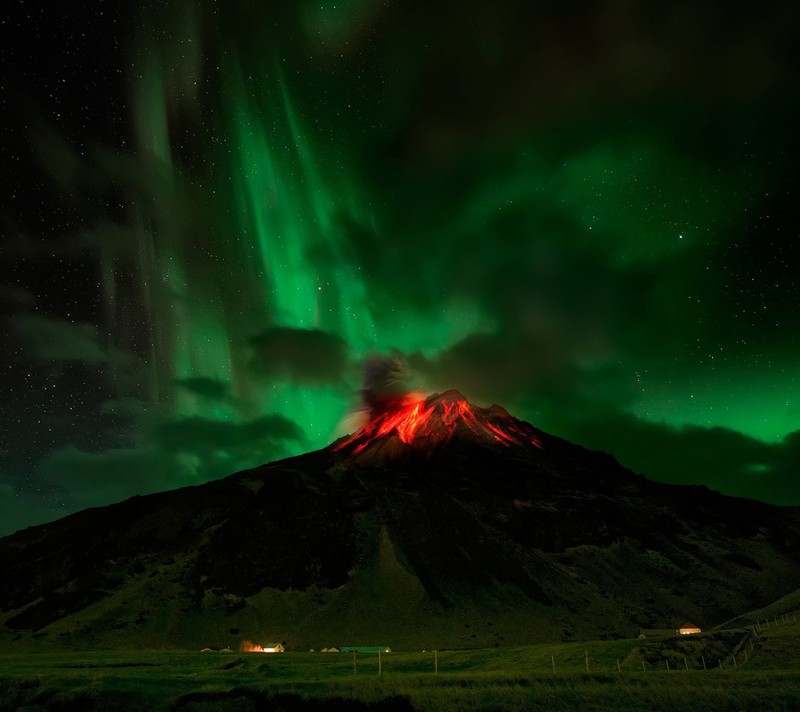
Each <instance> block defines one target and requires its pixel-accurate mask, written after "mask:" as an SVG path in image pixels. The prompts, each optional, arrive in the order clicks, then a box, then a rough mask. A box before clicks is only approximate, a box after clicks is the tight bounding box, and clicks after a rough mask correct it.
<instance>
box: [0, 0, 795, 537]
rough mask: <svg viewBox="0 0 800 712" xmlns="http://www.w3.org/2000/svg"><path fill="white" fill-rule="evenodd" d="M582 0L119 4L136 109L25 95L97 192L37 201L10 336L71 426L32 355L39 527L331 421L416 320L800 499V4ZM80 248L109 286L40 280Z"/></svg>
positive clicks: (735, 475)
mask: <svg viewBox="0 0 800 712" xmlns="http://www.w3.org/2000/svg"><path fill="white" fill-rule="evenodd" d="M579 5H580V11H579V10H578V9H576V8H572V10H568V9H565V8H563V7H561V6H560V5H559V4H557V3H541V4H534V5H531V6H529V5H528V4H526V3H522V2H508V3H504V4H503V5H502V6H500V7H498V8H495V9H493V10H491V11H490V10H489V9H488V8H486V7H482V6H480V5H478V4H474V5H473V4H470V5H468V6H464V7H462V6H461V5H458V6H456V5H455V4H454V3H443V4H441V6H440V7H437V8H436V9H433V8H429V7H428V6H426V5H424V4H421V3H409V4H407V5H406V4H399V3H392V2H389V3H382V4H380V5H379V4H375V3H367V2H363V1H360V0H358V1H357V0H343V1H342V0H339V1H337V2H327V1H324V2H319V1H317V2H315V3H310V2H298V3H268V4H258V3H255V4H240V3H230V4H229V3H226V4H224V5H218V4H216V3H213V4H212V3H200V2H190V1H188V0H187V1H185V2H170V3H165V4H162V5H161V6H160V7H159V8H154V7H152V6H150V5H149V4H146V3H142V4H141V5H140V6H136V7H135V8H125V9H124V10H119V22H118V24H117V25H115V27H116V28H117V33H118V36H116V37H115V38H114V41H113V42H110V40H109V37H105V38H104V39H98V45H97V46H96V47H94V48H92V49H86V50H84V51H85V52H86V57H85V58H84V59H85V61H89V60H91V59H93V60H103V61H104V62H105V63H106V64H107V65H108V67H106V68H105V69H103V70H102V71H106V72H107V73H108V75H110V76H112V78H113V82H114V83H115V86H116V87H117V89H116V90H117V91H119V93H120V94H121V96H122V101H123V102H124V107H121V108H118V109H117V112H120V113H121V114H123V115H124V118H122V119H118V118H115V121H117V123H120V124H121V125H122V126H123V128H122V129H121V130H119V132H118V133H117V134H116V135H114V136H112V137H111V138H107V137H101V134H102V131H99V130H98V131H94V130H92V129H91V128H85V127H84V126H81V125H80V122H79V121H78V119H77V114H76V115H74V116H70V115H69V114H68V115H67V116H66V118H65V119H61V114H60V113H59V120H58V121H57V120H56V119H54V118H53V117H52V114H53V112H55V108H53V107H52V106H50V105H49V104H48V102H51V103H52V102H54V101H55V100H53V99H42V100H41V101H42V102H44V106H45V107H47V110H46V111H44V112H42V115H41V116H38V117H37V119H36V120H35V121H29V119H30V115H29V113H28V110H27V109H25V108H22V106H21V104H20V105H18V106H17V107H16V109H15V113H14V114H13V115H14V117H15V118H16V120H17V121H18V123H19V124H20V125H23V124H24V125H25V126H27V125H28V123H30V124H31V128H29V129H26V133H25V136H26V138H27V140H28V141H29V142H30V144H31V145H32V146H33V153H34V154H35V155H36V157H37V160H38V165H37V168H36V170H37V171H40V172H41V174H43V175H46V176H47V177H48V178H47V179H48V181H49V186H50V187H49V189H48V190H49V191H50V195H52V196H54V197H53V199H52V201H51V203H52V205H57V204H59V203H61V204H64V205H68V206H69V214H70V216H71V217H70V219H69V220H68V221H66V222H67V223H68V224H66V225H64V221H62V220H60V218H59V219H58V220H56V219H55V218H53V219H51V220H50V223H52V224H53V225H55V224H58V225H59V226H60V227H59V228H58V229H56V228H53V229H49V230H48V231H47V232H48V234H47V235H44V234H36V231H37V229H38V230H40V231H41V226H39V227H38V228H37V227H31V225H30V222H31V221H28V220H26V217H25V207H24V205H23V202H24V200H27V198H24V199H23V198H20V199H16V198H14V196H12V199H11V200H10V201H9V208H8V209H7V211H6V217H7V218H9V216H13V219H7V220H6V223H7V225H13V228H11V229H9V230H8V231H7V232H8V237H9V240H11V241H12V242H13V244H15V245H17V249H16V250H12V253H13V254H14V255H16V256H17V257H14V265H15V266H14V267H12V268H10V269H9V270H6V272H4V275H5V276H4V280H5V281H4V282H3V284H4V289H5V291H4V292H3V294H4V295H5V297H4V298H5V299H6V300H7V301H8V304H9V305H10V306H8V308H7V309H6V311H5V313H6V314H7V316H6V317H5V322H4V324H5V330H6V334H7V336H8V338H9V339H10V342H9V343H12V344H13V347H12V348H11V349H10V354H11V355H10V356H8V363H9V369H10V372H11V373H12V374H13V373H16V372H17V371H19V372H20V373H21V372H22V371H23V370H27V371H30V372H33V373H34V377H35V378H34V380H36V378H38V379H39V382H40V383H43V382H45V381H47V382H48V383H51V388H52V389H53V392H54V396H53V397H52V398H51V399H50V400H49V401H48V403H49V405H48V408H49V409H50V410H49V413H48V416H49V418H50V421H51V424H54V425H52V427H53V428H54V429H55V433H56V434H55V435H54V436H53V437H52V439H51V440H48V441H47V442H46V443H43V442H42V441H41V440H36V441H35V442H34V440H35V438H33V436H30V435H26V434H25V433H29V432H30V429H31V427H32V426H31V424H32V423H33V420H32V419H31V417H30V416H29V415H28V416H26V415H20V412H21V410H20V409H16V410H12V408H13V403H14V402H18V401H20V400H23V399H26V398H30V397H31V396H26V395H24V393H22V392H21V391H20V388H21V386H19V385H18V384H17V385H14V384H12V383H11V380H13V379H9V384H8V385H7V386H6V388H7V391H8V394H10V395H8V394H7V398H6V399H5V402H6V404H7V405H6V406H5V407H6V408H7V409H8V411H7V412H6V413H5V417H6V418H8V422H11V421H12V420H13V421H14V423H15V425H13V426H12V427H10V428H9V431H8V434H7V437H8V442H5V443H3V453H4V460H3V462H2V469H0V475H1V476H2V480H0V482H2V484H0V487H3V488H4V490H3V491H4V492H8V493H9V494H14V495H15V499H16V503H15V504H14V505H13V508H14V510H15V511H16V512H17V514H15V516H14V517H11V518H10V519H9V521H10V522H11V524H9V526H10V527H12V528H13V526H22V525H24V524H27V523H30V522H35V521H39V520H43V519H46V518H48V517H53V516H57V515H60V514H63V513H64V512H66V511H72V510H74V509H76V508H79V507H82V506H89V505H93V504H101V503H105V502H108V501H113V500H114V499H118V498H120V497H123V496H129V495H131V494H135V493H144V492H148V491H154V490H158V489H167V488H171V487H175V486H180V485H185V484H194V483H197V482H202V481H205V480H207V479H209V478H213V477H220V476H223V475H226V474H229V473H231V472H234V471H237V470H239V469H243V468H245V467H250V466H255V465H257V464H260V463H261V462H264V461H266V460H271V459H275V458H277V457H282V456H286V455H291V454H296V453H300V452H304V451H307V450H310V449H315V448H319V447H323V446H325V445H327V444H328V443H329V442H330V441H331V440H332V439H333V438H335V437H337V436H339V435H342V434H343V433H344V432H346V430H347V424H346V423H345V424H343V422H342V421H343V419H345V418H346V417H347V414H348V413H349V412H350V411H351V410H352V409H353V408H354V407H355V406H356V404H357V402H358V390H359V388H360V364H361V363H362V362H363V360H364V359H365V358H368V357H370V356H372V355H375V354H383V355H386V354H390V353H398V354H401V355H402V357H403V358H404V360H405V361H406V362H407V364H408V370H409V387H413V388H417V389H421V390H426V391H436V390H443V389H447V388H458V389H460V390H461V391H462V392H463V393H464V394H465V395H466V396H467V397H468V398H470V399H471V400H473V401H475V402H477V403H479V404H490V403H492V402H499V403H501V404H503V405H504V406H505V407H506V408H508V409H509V410H510V411H511V412H512V413H514V414H515V415H516V416H517V417H520V418H523V419H525V420H528V421H530V422H532V423H534V424H535V425H537V426H538V427H540V428H542V429H544V430H548V431H550V432H553V433H555V434H558V435H561V436H563V437H567V438H569V439H572V440H575V441H576V442H579V443H581V444H585V445H586V446H589V447H593V448H598V449H603V450H607V451H610V452H613V453H614V454H615V455H616V456H617V457H618V459H620V461H621V462H622V463H623V464H625V465H627V466H629V467H632V468H634V469H636V470H637V471H641V472H644V473H645V474H647V475H648V476H652V477H655V478H658V479H663V480H666V481H675V482H703V483H706V484H708V485H709V486H712V487H715V488H720V489H722V490H723V491H726V492H730V493H734V494H743V495H747V496H755V497H760V498H765V499H768V500H771V501H776V502H781V503H798V502H800V486H799V485H798V482H797V477H796V472H797V469H796V465H797V464H800V440H799V439H798V437H797V432H800V431H798V427H800V425H799V423H800V418H798V415H799V414H800V398H799V397H798V396H800V393H798V368H797V362H798V360H797V357H798V355H800V354H799V353H798V347H799V346H800V344H798V337H797V334H798V333H800V310H798V297H800V292H799V291H798V280H797V278H796V275H795V267H796V263H797V258H798V257H800V250H799V249H798V245H797V242H798V240H799V239H800V238H798V226H799V225H800V220H798V210H797V207H796V206H797V201H796V195H795V191H796V186H797V183H796V178H797V162H796V158H797V135H796V131H795V130H794V128H793V127H794V126H795V125H796V123H797V119H798V113H800V112H798V100H797V97H798V96H800V95H799V94H798V92H797V80H796V77H795V76H794V73H793V72H792V71H791V70H790V62H789V56H790V54H791V46H792V34H791V32H790V30H789V28H791V27H792V26H796V20H797V17H796V11H795V10H794V8H793V7H792V5H791V4H790V3H788V2H787V3H773V4H770V5H769V7H768V8H766V9H763V10H757V9H750V10H741V9H740V10H731V9H729V8H728V7H727V5H725V4H723V3H713V2H705V3H701V4H700V6H698V5H696V4H693V3H689V2H688V1H687V2H678V3H676V4H673V5H671V7H670V8H669V9H666V8H665V9H662V10H655V9H650V10H646V9H636V8H635V7H633V6H627V5H625V6H624V7H623V5H624V4H621V3H616V2H611V1H609V2H601V3H597V4H596V5H590V4H579ZM96 19H97V18H95V20H96ZM56 20H57V18H56V19H52V18H51V21H52V22H53V23H54V26H55V25H56V24H57V22H56ZM55 32H56V36H58V34H57V31H55ZM98 37H99V35H98ZM111 46H113V47H119V46H124V47H125V50H124V51H122V50H120V51H119V52H118V53H116V54H112V53H110V52H108V53H105V52H106V50H107V49H108V47H111ZM58 56H59V55H58V52H57V51H56V50H53V51H52V57H53V60H52V64H47V65H46V66H45V68H44V69H43V70H41V71H42V72H52V73H53V75H54V76H55V75H56V74H57V71H56V69H55V65H56V64H57V63H58ZM86 58H89V59H86ZM19 62H20V63H21V60H19ZM15 66H18V65H15ZM31 71H32V70H31ZM98 71H100V70H98ZM67 76H69V75H67ZM102 76H107V75H102ZM65 81H67V80H66V79H65ZM17 82H18V83H19V84H22V83H24V76H23V73H20V76H19V77H18V78H17ZM12 83H13V82H12ZM86 84H87V88H85V89H84V90H83V92H84V94H85V95H86V96H88V95H89V94H92V95H94V94H96V93H97V91H96V87H95V88H94V90H93V89H92V83H91V82H89V81H87V82H86ZM75 91H76V92H78V94H79V95H80V96H81V97H83V96H84V95H83V94H80V92H81V90H80V89H75ZM45 93H46V92H45ZM43 95H44V94H43ZM51 96H52V95H51ZM75 101H76V102H77V99H76V100H75ZM87 101H88V99H87ZM92 101H93V102H94V103H93V104H92V105H91V106H92V110H91V113H93V114H94V117H93V119H92V121H93V122H94V123H93V124H92V125H93V126H98V125H100V126H102V125H104V124H107V123H108V122H109V120H110V119H109V118H108V117H109V113H108V112H110V111H111V110H110V109H103V108H102V107H103V103H102V101H101V99H99V98H97V97H94V98H93V99H92ZM56 103H57V102H56ZM48 112H49V113H48ZM15 200H17V202H15ZM53 210H54V212H57V209H56V208H53ZM26 245H34V246H35V247H34V248H31V249H29V250H27V252H26V249H25V246H26ZM23 253H26V254H29V255H33V256H32V257H29V258H28V259H31V260H33V261H34V262H35V263H36V275H37V276H36V277H34V278H31V277H30V274H29V273H27V272H25V271H24V269H23V268H22V267H20V266H19V265H20V264H21V263H20V262H19V260H18V257H19V255H21V254H23ZM64 255H67V256H68V257H67V259H71V260H74V261H77V262H78V263H79V265H80V267H79V268H78V271H79V276H78V277H77V278H76V279H77V283H78V284H80V285H81V286H80V288H79V289H80V290H81V291H82V292H83V294H82V296H80V297H76V296H75V295H74V292H75V291H77V289H78V287H76V282H73V283H72V286H71V289H72V290H73V292H69V291H68V290H69V289H70V287H63V286H62V287H50V286H43V285H42V279H43V278H42V275H43V274H45V275H46V274H51V275H56V274H57V273H58V271H59V269H60V267H59V264H61V263H63V260H64ZM26 275H27V277H26ZM37 280H38V281H37ZM12 288H13V289H12ZM58 289H62V290H63V294H64V295H67V294H68V295H69V296H66V297H64V299H63V300H61V302H62V303H61V304H59V305H55V306H54V305H53V304H52V302H53V301H54V300H55V301H58V299H57V298H54V297H53V294H56V295H58V294H61V292H59V291H58ZM45 293H46V294H47V295H49V297H48V298H44V297H43V296H42V295H43V294H45ZM20 294H23V295H24V298H23V297H22V296H20ZM31 295H32V296H31ZM71 300H72V301H74V302H75V304H78V307H77V308H72V313H68V312H69V309H68V307H67V305H68V304H70V303H71ZM89 305H94V306H89ZM75 313H78V314H79V316H78V318H76V316H75ZM87 372H88V373H89V375H87ZM87 379H88V382H91V383H92V384H93V389H94V390H96V391H98V392H99V393H100V394H99V395H96V396H95V397H93V398H88V399H84V401H83V403H82V405H81V406H80V408H79V411H80V413H82V414H83V424H76V423H75V422H74V421H75V419H74V417H73V415H74V412H73V411H72V409H71V408H68V407H67V405H66V404H67V402H68V401H69V400H70V398H72V397H73V396H72V395H71V394H74V393H75V391H76V389H77V390H80V389H81V388H84V389H86V386H85V384H86V383H87ZM80 384H83V385H80ZM31 387H34V386H31ZM15 388H16V389H17V390H16V391H15V390H14V389H15ZM8 404H11V405H8ZM26 412H27V411H26ZM12 415H13V417H12ZM81 428H84V429H85V431H87V432H88V430H89V429H90V428H91V429H94V430H93V431H92V435H91V436H88V435H86V436H85V437H84V435H85V432H84V431H81ZM81 433H83V434H81ZM20 443H23V444H20ZM25 443H27V444H25ZM20 503H21V505H22V506H21V508H20V506H19V504H20ZM20 512H21V513H20Z"/></svg>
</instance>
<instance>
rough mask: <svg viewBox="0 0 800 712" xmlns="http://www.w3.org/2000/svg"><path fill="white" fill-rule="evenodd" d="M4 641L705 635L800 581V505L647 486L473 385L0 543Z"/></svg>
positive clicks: (443, 643) (194, 644) (202, 643)
mask: <svg viewBox="0 0 800 712" xmlns="http://www.w3.org/2000/svg"><path fill="white" fill-rule="evenodd" d="M0 568H2V571H3V573H4V584H3V586H2V587H0V649H3V650H36V649H45V648H46V649H53V648H58V647H61V648H72V649H81V648H97V647H106V648H107V647H126V648H130V647H132V646H134V647H141V646H144V647H158V648H161V647H169V648H202V647H206V646H210V647H220V648H222V647H231V648H236V647H238V646H239V645H240V644H241V642H242V641H243V640H251V641H263V640H272V641H286V643H285V645H286V647H287V649H294V650H303V649H305V650H307V649H309V648H315V649H319V648H320V647H322V646H324V645H336V644H353V643H360V644H365V645H366V644H371V643H373V642H374V641H380V644H388V645H391V646H392V647H393V648H394V649H404V648H405V649H421V648H433V647H440V648H441V647H465V646H466V647H469V646H487V645H503V644H518V643H524V642H530V641H535V640H569V639H577V638H581V637H595V638H596V637H598V636H632V635H635V634H637V633H638V631H639V629H640V628H670V627H675V626H677V625H678V624H680V622H681V621H683V620H693V621H696V622H697V623H698V624H699V625H701V627H703V628H708V627H710V626H713V625H714V624H715V623H719V622H722V621H725V620H728V619H730V618H732V617H734V616H735V615H737V614H740V613H742V612H745V611H748V610H752V609H755V608H759V607H760V606H763V605H765V604H767V603H769V602H771V601H773V600H775V599H777V598H779V597H780V596H782V595H784V594H786V593H788V592H790V591H793V590H796V589H797V588H799V587H800V510H798V508H790V507H775V506H772V505H768V504H764V503H761V502H756V501H753V500H746V499H739V498H734V497H726V496H723V495H721V494H719V493H718V492H713V491H710V490H709V489H708V488H706V487H703V486H679V485H666V484H660V483H656V482H651V481H649V480H647V479H645V478H644V477H642V476H640V475H636V474H634V473H633V472H631V471H630V470H627V469H625V468H624V467H622V466H621V465H620V464H619V463H618V462H617V461H616V460H615V459H614V458H613V457H612V456H610V455H607V454H605V453H601V452H593V451H589V450H586V449H584V448H582V447H579V446H577V445H574V444H572V443H569V442H567V441H565V440H562V439H560V438H557V437H554V436H552V435H548V434H547V433H544V432H542V431H540V430H538V429H537V428H535V427H534V426H532V425H530V424H529V423H525V422H523V421H520V420H517V419H516V418H513V417H512V416H511V415H509V414H508V413H507V412H506V411H505V410H504V409H503V408H500V407H498V406H492V407H491V408H479V407H476V406H473V405H471V404H469V403H468V402H467V401H466V400H465V399H464V398H463V396H461V395H460V394H459V393H458V392H456V391H448V392H446V393H442V394H438V395H433V396H429V397H422V396H420V397H414V396H407V397H405V398H403V399H399V400H395V401H393V402H387V403H384V404H383V406H382V407H381V408H380V409H379V410H378V411H377V412H374V413H373V417H372V419H371V420H370V422H368V423H367V424H366V425H365V426H364V427H363V428H362V429H361V430H359V431H358V432H357V433H355V434H353V435H351V436H348V437H344V438H341V439H340V440H338V441H336V442H335V443H332V444H331V445H330V446H328V447H327V448H325V449H323V450H319V451H316V452H311V453H307V454H305V455H300V456H298V457H293V458H289V459H286V460H281V461H279V462H273V463H270V464H267V465H263V466H261V467H257V468H254V469H252V470H248V471H245V472H240V473H238V474H235V475H231V476H230V477H226V478H224V479H221V480H218V481H215V482H209V483H206V484H203V485H200V486H196V487H187V488H183V489H179V490H173V491H170V492H162V493H158V494H152V495H148V496H145V497H133V498H131V499H129V500H126V501H124V502H120V503H118V504H114V505H109V506H107V507H100V508H97V509H90V510H86V511H83V512H79V513H77V514H74V515H71V516H69V517H65V518H64V519H61V520H59V521H56V522H52V523H50V524H45V525H42V526H37V527H29V528H28V529H26V530H24V531H20V532H17V533H16V534H13V535H11V536H8V537H5V538H3V539H0Z"/></svg>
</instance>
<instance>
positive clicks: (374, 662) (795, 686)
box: [0, 622, 800, 712]
mask: <svg viewBox="0 0 800 712" xmlns="http://www.w3.org/2000/svg"><path fill="white" fill-rule="evenodd" d="M798 662H800V623H792V622H788V623H784V624H781V625H773V626H772V627H771V628H769V629H764V630H761V631H755V629H752V628H741V629H735V630H729V631H719V632H716V633H711V634H708V635H706V634H703V635H700V636H692V639H691V640H686V639H681V638H675V637H668V638H662V639H629V640H601V641H587V642H572V643H551V644H538V645H530V646H518V647H508V648H503V647H499V648H487V649H476V650H442V651H416V652H403V651H399V652H392V653H388V654H382V655H380V656H378V655H377V654H375V653H357V654H355V655H353V654H350V653H320V652H291V651H289V652H286V653H277V654H264V653H240V652H199V651H197V652H195V651H191V652H190V651H175V650H164V651H95V652H69V651H52V652H48V651H43V652H31V653H25V654H20V653H5V654H0V712H11V711H12V710H13V712H45V711H52V712H79V711H80V712H83V711H86V712H95V711H101V710H114V712H127V711H128V710H130V711H133V710H136V711H140V710H148V711H153V712H158V711H162V710H163V711H165V712H166V711H171V710H183V711H185V712H201V711H207V712H212V711H217V710H222V711H226V712H227V711H228V710H230V711H231V712H233V711H234V710H235V711H236V712H258V711H261V710H264V711H265V712H266V711H274V712H278V710H283V712H292V711H293V710H297V711H301V710H320V711H323V710H325V711H328V712H333V711H335V710H352V711H354V712H358V711H359V710H395V711H397V712H403V711H405V712H411V711H412V710H416V711H418V712H438V711H440V710H442V711H452V712H461V711H463V712H467V711H468V710H469V711H474V710H487V711H489V710H491V711H493V712H494V711H497V712H499V711H501V710H503V711H509V712H516V711H519V712H522V711H523V710H573V709H580V710H612V709H613V710H615V712H627V711H634V710H635V711H641V712H645V711H646V710H665V711H666V710H670V711H671V710H675V711H676V712H677V711H678V710H681V711H683V710H698V711H700V710H703V711H706V710H715V711H716V712H721V711H728V710H730V711H731V712H734V711H736V712H738V711H740V710H760V711H764V712H770V711H773V710H774V711H776V712H777V711H780V710H798V709H800V666H799V665H798Z"/></svg>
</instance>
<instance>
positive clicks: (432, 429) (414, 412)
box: [336, 391, 542, 455]
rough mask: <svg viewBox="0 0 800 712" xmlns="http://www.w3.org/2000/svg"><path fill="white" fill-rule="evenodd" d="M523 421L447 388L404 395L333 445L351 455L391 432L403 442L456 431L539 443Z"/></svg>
mask: <svg viewBox="0 0 800 712" xmlns="http://www.w3.org/2000/svg"><path fill="white" fill-rule="evenodd" d="M528 429H530V430H531V431H533V428H532V427H531V426H529V425H528V424H527V423H521V422H519V421H517V420H515V419H514V418H512V417H511V416H510V415H508V413H506V412H505V411H504V410H502V409H501V408H497V407H496V406H495V407H493V408H491V409H483V408H476V407H475V406H472V405H470V404H469V403H468V402H467V400H466V399H465V398H464V397H463V396H462V395H461V394H460V393H458V392H457V391H447V392H446V393H443V394H441V395H438V394H436V395H432V396H430V397H428V398H419V397H415V396H412V397H407V398H406V399H405V400H401V401H399V402H398V403H397V404H396V405H394V406H393V407H391V408H388V409H387V410H384V411H382V412H381V413H379V414H378V415H376V416H375V417H374V418H373V419H372V420H370V421H369V422H368V423H367V424H366V425H365V426H364V427H363V428H361V430H359V431H358V432H357V433H355V434H354V435H352V436H350V437H349V438H346V439H345V440H344V441H342V442H341V443H339V444H338V445H337V446H336V450H344V449H348V448H352V450H351V452H352V454H354V455H357V454H358V453H360V452H362V451H363V450H365V449H366V448H367V447H369V446H370V445H371V444H372V443H375V442H377V441H378V440H380V439H383V438H386V437H388V436H391V435H393V434H396V435H397V437H398V438H399V439H400V440H401V441H402V442H404V443H406V444H407V445H411V444H412V443H413V444H415V445H416V444H421V443H427V444H433V443H438V442H442V441H445V440H450V439H451V438H452V437H453V435H455V434H456V432H457V431H461V432H463V433H465V434H471V435H472V436H473V437H476V438H478V439H483V440H486V439H488V440H490V441H494V442H498V443H500V444H501V445H505V446H506V447H510V446H512V445H535V446H536V447H539V448H541V446H542V445H541V442H540V440H539V438H538V437H536V435H535V434H534V433H533V432H528Z"/></svg>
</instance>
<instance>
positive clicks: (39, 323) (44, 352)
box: [12, 314, 109, 364]
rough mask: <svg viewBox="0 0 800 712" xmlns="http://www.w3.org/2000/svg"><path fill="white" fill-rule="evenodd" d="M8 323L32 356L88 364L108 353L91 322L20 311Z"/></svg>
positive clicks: (96, 361)
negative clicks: (82, 322) (75, 322)
mask: <svg viewBox="0 0 800 712" xmlns="http://www.w3.org/2000/svg"><path fill="white" fill-rule="evenodd" d="M12 326H13V328H14V331H15V332H16V333H17V334H18V335H19V336H20V337H21V338H22V340H23V342H24V344H25V345H26V346H27V347H28V349H29V350H30V354H31V356H32V357H33V358H35V359H38V360H42V361H82V362H83V363H90V364H102V363H106V362H107V361H108V358H109V357H108V353H107V352H106V350H105V349H104V348H103V346H102V344H101V342H100V337H99V334H98V333H97V327H96V326H94V325H93V324H73V323H71V322H68V321H64V320H62V319H53V318H50V317H46V316H39V315H36V314H22V315H18V316H16V317H13V321H12Z"/></svg>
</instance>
